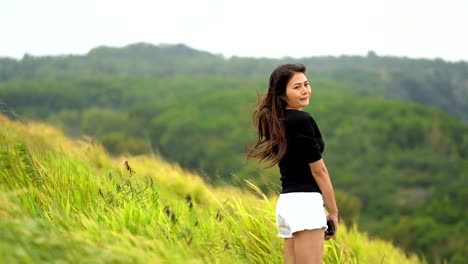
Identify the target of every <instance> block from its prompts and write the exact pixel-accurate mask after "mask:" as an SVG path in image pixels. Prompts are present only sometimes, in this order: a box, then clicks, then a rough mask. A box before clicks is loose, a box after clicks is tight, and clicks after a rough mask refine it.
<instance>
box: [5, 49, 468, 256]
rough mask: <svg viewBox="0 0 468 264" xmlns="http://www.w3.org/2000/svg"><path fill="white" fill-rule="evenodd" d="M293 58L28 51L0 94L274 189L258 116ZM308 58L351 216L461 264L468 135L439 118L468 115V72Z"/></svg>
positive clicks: (112, 144) (20, 107) (114, 138)
mask: <svg viewBox="0 0 468 264" xmlns="http://www.w3.org/2000/svg"><path fill="white" fill-rule="evenodd" d="M285 60H287V59H283V60H270V59H245V58H231V59H229V60H227V59H224V58H222V57H221V56H214V55H211V54H208V53H204V52H198V51H194V50H191V49H189V48H187V47H185V46H167V47H151V46H148V45H141V44H140V45H132V46H129V47H127V48H125V49H112V48H97V49H95V50H92V51H91V52H90V53H89V54H88V55H86V56H75V57H49V58H33V57H28V56H26V57H25V58H24V59H23V60H21V61H19V62H17V61H13V60H3V61H2V62H0V69H1V71H0V72H1V73H2V74H1V76H2V80H3V83H2V84H0V99H1V100H2V101H3V102H5V103H6V104H8V105H9V106H11V107H13V109H14V110H15V111H16V112H17V113H19V116H20V117H28V118H40V119H45V120H48V121H50V122H52V123H54V124H57V125H59V126H61V127H63V128H64V129H65V130H66V131H67V133H69V134H71V135H75V136H78V135H80V134H82V133H85V134H88V135H92V136H93V137H95V138H97V139H98V140H99V141H100V142H102V143H103V144H104V145H105V146H106V148H107V149H108V150H109V151H110V152H112V153H114V154H118V153H124V152H127V153H132V154H142V153H150V152H153V153H157V154H160V155H161V156H163V157H164V158H165V159H168V160H170V161H173V162H178V163H179V164H181V165H182V166H183V167H185V168H188V169H192V170H197V171H198V172H200V173H201V174H203V175H204V177H205V178H206V179H208V180H210V181H211V182H212V183H230V184H235V185H245V184H244V181H243V179H248V180H252V181H254V182H255V183H256V184H257V185H258V186H259V187H260V188H261V189H262V190H263V191H265V192H271V193H274V192H276V191H278V184H279V181H278V175H277V171H276V169H274V168H273V169H269V170H266V171H265V170H262V169H261V167H260V166H258V165H257V164H255V163H254V162H248V161H246V160H245V159H244V156H243V153H244V152H245V150H246V147H247V146H248V145H249V144H250V143H252V141H253V139H254V137H255V133H254V131H253V129H252V128H251V125H250V120H249V114H250V110H251V107H252V106H253V105H254V103H255V100H256V91H259V92H262V91H264V89H265V86H266V76H267V75H268V73H269V71H271V69H272V68H273V67H274V65H275V64H277V63H280V62H281V61H285ZM301 61H303V62H304V63H306V64H307V65H308V66H309V74H308V75H309V78H310V79H311V82H312V87H313V99H312V101H311V106H310V107H308V108H307V109H306V110H308V111H309V112H311V113H312V115H314V117H315V118H316V120H317V122H318V123H319V125H320V127H321V129H322V130H323V134H324V137H325V141H326V145H327V147H326V153H325V161H326V163H327V164H328V166H329V169H330V171H331V176H332V178H333V181H334V184H335V186H336V187H337V189H339V190H341V191H339V192H338V199H339V204H340V209H341V215H342V216H343V218H344V220H345V221H347V222H348V223H349V224H352V223H355V222H358V223H359V226H360V227H361V228H362V229H363V230H366V231H369V232H370V233H371V234H375V235H379V236H381V237H384V238H386V239H389V240H392V241H394V242H395V243H397V244H398V245H399V246H401V247H403V248H405V249H408V250H410V251H416V252H417V253H421V254H424V255H425V256H426V257H427V258H428V260H429V261H431V262H434V263H437V261H439V260H441V259H448V260H450V261H451V263H462V262H463V261H464V259H465V258H466V257H467V256H468V248H467V246H466V242H465V241H466V238H465V237H466V236H467V235H468V229H467V226H468V225H467V224H468V222H467V221H468V220H467V219H468V212H467V210H466V208H465V206H464V202H465V201H466V200H467V199H468V190H467V189H468V188H466V183H465V182H466V175H467V174H468V158H467V157H468V127H467V125H466V124H463V123H462V122H461V121H459V120H457V119H456V118H454V117H450V116H448V115H447V114H445V113H443V112H441V111H440V110H444V111H446V112H447V113H449V114H451V115H452V116H457V117H459V118H461V119H464V120H466V119H467V116H466V115H467V113H468V108H467V107H468V104H467V103H466V101H468V96H467V91H468V89H467V85H466V84H467V79H468V78H467V76H468V70H467V67H466V64H465V63H458V64H449V63H445V62H443V61H424V60H421V61H414V60H408V59H398V58H380V57H376V56H375V55H374V54H369V56H368V57H367V58H359V57H342V58H308V59H303V60H301ZM5 69H7V70H5ZM410 69H411V70H410ZM382 98H391V99H401V101H413V102H417V103H422V104H425V105H429V106H432V107H433V108H426V107H423V106H422V105H419V104H414V103H408V102H406V103H404V102H401V101H400V102H397V101H388V100H384V99H382ZM435 108H439V109H440V110H436V109H435ZM10 116H13V114H12V113H11V112H10ZM409 234H411V235H409Z"/></svg>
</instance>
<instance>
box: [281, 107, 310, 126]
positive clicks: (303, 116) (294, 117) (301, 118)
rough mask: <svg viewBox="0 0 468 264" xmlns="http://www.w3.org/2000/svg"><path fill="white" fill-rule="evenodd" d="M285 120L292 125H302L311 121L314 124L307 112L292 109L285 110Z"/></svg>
mask: <svg viewBox="0 0 468 264" xmlns="http://www.w3.org/2000/svg"><path fill="white" fill-rule="evenodd" d="M286 120H288V121H289V122H292V123H302V122H311V121H312V122H314V123H315V121H314V119H313V118H312V116H311V115H310V114H309V113H308V112H306V111H301V110H292V109H287V110H286Z"/></svg>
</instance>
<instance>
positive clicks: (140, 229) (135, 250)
mask: <svg viewBox="0 0 468 264" xmlns="http://www.w3.org/2000/svg"><path fill="white" fill-rule="evenodd" d="M0 123H1V124H2V126H1V127H0V197H1V199H0V216H1V217H0V262H3V263H44V262H55V263H58V262H77V261H79V262H84V263H281V240H280V239H279V238H277V237H276V230H275V224H274V217H273V214H274V211H273V210H274V204H275V197H266V196H265V195H263V194H262V193H261V192H260V191H259V190H258V189H257V188H256V187H255V186H252V187H251V188H250V190H251V191H245V190H244V191H241V190H239V189H236V188H232V187H231V188H227V187H226V188H219V187H218V188H215V187H211V186H209V185H208V184H206V183H204V182H203V180H202V179H201V178H200V177H199V176H197V175H194V174H192V173H190V172H188V171H185V170H183V169H181V168H180V167H178V166H175V165H171V164H168V163H167V162H164V161H163V160H161V159H159V158H157V157H154V156H126V157H125V156H121V157H116V158H111V157H110V156H108V155H107V154H106V152H105V151H104V150H103V148H102V147H101V146H99V145H96V144H93V142H90V141H89V140H87V139H86V138H82V139H80V140H74V141H72V140H69V139H67V138H66V137H65V136H64V135H63V133H62V132H60V131H58V130H56V129H54V128H52V127H50V126H47V125H44V124H42V123H33V122H29V123H19V122H12V121H10V120H9V119H7V118H6V117H3V116H0ZM246 184H248V183H246ZM325 250H326V257H325V263H381V262H382V261H383V263H398V264H402V263H411V264H414V263H421V261H420V260H419V259H418V258H417V257H415V256H405V255H404V254H403V253H402V252H401V251H400V250H398V249H397V248H395V247H393V246H392V245H391V244H390V243H388V242H385V241H382V240H371V239H369V238H368V237H367V235H365V234H362V233H359V232H358V231H357V228H353V229H347V228H346V227H345V226H340V230H339V235H338V237H337V238H336V239H335V240H332V241H330V242H327V243H326V249H325Z"/></svg>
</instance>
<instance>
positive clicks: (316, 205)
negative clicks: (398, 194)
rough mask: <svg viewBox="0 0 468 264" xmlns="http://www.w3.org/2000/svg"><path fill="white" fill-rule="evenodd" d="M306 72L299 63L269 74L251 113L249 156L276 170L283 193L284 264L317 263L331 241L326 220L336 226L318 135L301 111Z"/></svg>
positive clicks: (279, 211) (306, 88)
mask: <svg viewBox="0 0 468 264" xmlns="http://www.w3.org/2000/svg"><path fill="white" fill-rule="evenodd" d="M305 72H306V68H305V66H304V65H302V64H283V65H280V66H278V67H277V68H276V69H275V70H274V71H273V72H272V73H271V76H270V83H269V88H268V93H267V94H266V96H265V97H264V98H263V99H262V100H261V101H260V102H259V104H258V106H257V109H256V110H255V112H254V114H253V121H254V124H255V127H256V128H257V131H258V139H257V142H256V144H255V145H254V146H253V147H252V148H251V149H250V151H249V153H248V156H249V157H251V158H258V159H259V160H260V161H265V160H266V161H271V162H272V166H273V165H275V164H278V166H279V169H280V173H281V186H282V190H281V193H280V195H279V198H278V202H277V204H276V223H277V225H278V236H279V237H282V238H284V262H285V263H287V264H291V263H298V264H304V263H322V255H323V247H324V240H328V239H330V238H331V236H325V234H324V231H325V230H326V228H327V220H331V221H333V223H334V226H335V228H337V227H338V208H337V206H336V202H335V196H334V192H333V187H332V184H331V181H330V177H329V175H328V170H327V168H326V166H325V163H324V161H323V158H322V152H323V149H324V143H323V140H322V135H321V134H320V130H319V128H318V126H317V124H316V122H315V120H314V119H313V118H312V117H311V116H310V115H309V114H308V113H307V112H304V111H302V108H303V107H305V106H307V105H308V104H309V98H310V94H311V88H310V85H309V82H308V81H307V77H306V76H305ZM323 201H325V205H326V206H327V208H328V215H326V213H325V209H324V207H323Z"/></svg>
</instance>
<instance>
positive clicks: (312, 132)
mask: <svg viewBox="0 0 468 264" xmlns="http://www.w3.org/2000/svg"><path fill="white" fill-rule="evenodd" d="M314 127H317V125H316V124H315V121H314V120H313V119H312V117H311V116H309V115H304V116H303V117H301V118H300V119H299V120H298V122H297V126H296V139H297V141H298V142H297V143H298V147H299V149H300V152H301V156H303V157H304V158H305V160H306V161H307V162H308V163H312V162H316V161H318V160H320V159H321V158H322V152H321V147H320V144H319V140H320V138H319V134H320V132H319V131H316V129H314ZM317 128H318V127H317Z"/></svg>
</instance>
